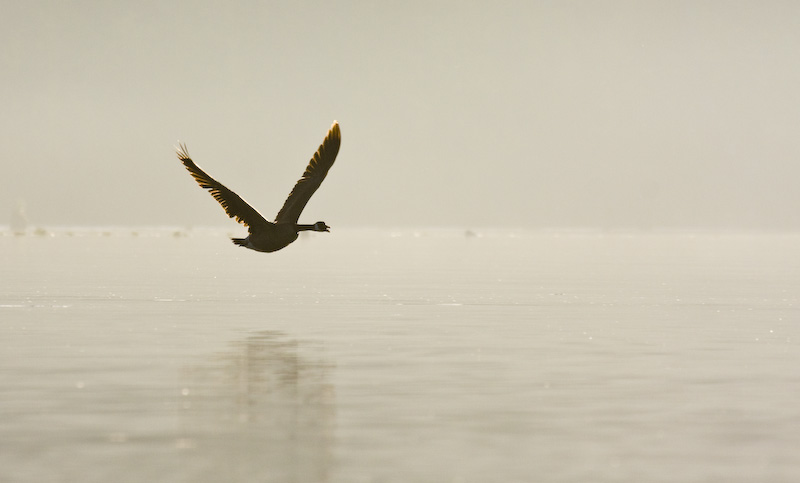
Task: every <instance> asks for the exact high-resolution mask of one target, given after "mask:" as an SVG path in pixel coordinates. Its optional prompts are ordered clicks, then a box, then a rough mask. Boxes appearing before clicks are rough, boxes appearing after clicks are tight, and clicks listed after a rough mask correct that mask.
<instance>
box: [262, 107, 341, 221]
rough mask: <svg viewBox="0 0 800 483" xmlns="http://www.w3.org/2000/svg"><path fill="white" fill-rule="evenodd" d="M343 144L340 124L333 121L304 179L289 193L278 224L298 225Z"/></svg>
mask: <svg viewBox="0 0 800 483" xmlns="http://www.w3.org/2000/svg"><path fill="white" fill-rule="evenodd" d="M341 143H342V133H341V132H340V131H339V123H338V122H336V121H333V125H332V126H331V128H330V130H329V131H328V135H327V136H325V140H324V141H322V144H320V145H319V149H317V152H316V153H314V157H313V158H311V161H309V163H308V166H307V167H306V170H305V172H304V173H303V177H301V178H300V180H298V181H297V184H296V185H294V189H293V190H292V192H291V193H289V197H288V198H286V202H284V204H283V208H281V211H279V212H278V216H276V217H275V221H276V222H278V223H297V219H298V218H300V213H302V212H303V208H305V207H306V203H308V200H309V199H311V195H313V194H314V192H315V191H317V188H319V185H320V184H322V180H324V179H325V176H327V175H328V170H329V169H331V166H333V162H334V161H335V160H336V155H337V154H338V153H339V146H340V145H341Z"/></svg>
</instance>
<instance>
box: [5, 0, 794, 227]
mask: <svg viewBox="0 0 800 483" xmlns="http://www.w3.org/2000/svg"><path fill="white" fill-rule="evenodd" d="M0 3H2V8H1V9H0V10H1V11H2V15H0V41H1V43H2V49H0V62H1V65H2V68H0V96H1V98H2V114H0V175H1V176H2V179H3V186H4V187H3V189H2V190H0V224H3V223H7V218H8V217H7V216H4V215H3V213H7V214H8V215H10V214H11V212H12V211H13V210H14V207H15V205H16V202H17V200H24V202H25V204H26V206H27V214H28V216H29V218H30V219H31V221H32V222H33V223H34V224H37V225H44V226H47V225H70V224H77V225H101V224H113V225H133V224H136V225H162V224H163V225H179V226H192V225H222V226H228V227H231V228H234V227H235V223H234V222H233V221H231V220H228V219H227V218H226V217H225V215H224V213H223V211H222V209H221V208H220V207H219V206H218V205H217V204H216V202H215V201H214V200H213V199H212V198H211V197H210V196H209V195H208V193H205V192H204V191H203V190H201V189H200V188H199V187H198V186H197V185H196V184H195V182H194V181H193V180H192V179H191V177H190V176H189V174H188V173H187V172H186V171H185V169H184V168H183V166H182V165H181V164H180V163H179V162H178V160H177V159H176V158H175V155H174V151H173V146H174V145H175V144H176V143H177V142H178V140H180V141H182V142H185V143H186V144H187V145H188V148H189V152H190V153H191V155H192V157H193V158H194V160H195V161H196V162H197V163H198V164H199V165H200V166H201V167H202V168H204V169H205V170H206V171H208V172H209V173H210V174H211V175H212V176H214V177H216V178H217V179H218V180H219V181H221V182H222V183H224V184H226V185H227V186H228V187H229V188H231V189H233V190H234V191H236V192H238V193H239V194H240V195H241V196H242V197H243V198H245V199H246V200H248V201H249V202H250V203H251V204H253V205H254V206H255V208H256V209H258V210H259V211H261V212H262V213H263V214H264V215H265V217H267V218H268V219H271V218H273V217H274V216H275V214H276V213H277V211H278V209H279V208H280V206H281V205H282V203H283V200H284V199H285V197H286V195H287V194H288V193H289V191H290V189H291V188H292V186H293V184H294V182H295V181H296V180H297V178H298V177H299V176H300V174H301V173H302V172H303V169H304V168H305V165H306V163H307V162H308V160H309V158H310V157H311V155H312V154H313V152H314V150H315V149H316V148H317V146H318V145H319V143H320V142H321V141H322V139H323V137H324V135H325V133H326V130H327V129H328V127H329V126H330V124H331V122H332V121H333V120H334V119H336V120H338V121H339V122H340V124H341V130H342V148H341V151H340V153H339V158H338V160H337V163H336V165H334V167H333V168H332V170H331V172H330V174H329V175H328V178H327V179H326V181H325V183H324V184H323V185H322V187H321V188H320V190H319V191H318V192H317V194H316V195H315V196H314V198H312V200H311V202H310V203H309V205H308V207H307V208H306V211H305V213H304V215H303V216H302V217H301V221H305V222H314V221H317V220H324V221H326V222H327V223H328V224H329V225H331V226H332V227H334V229H335V228H336V227H337V226H373V225H377V226H387V225H391V226H402V225H417V226H420V225H422V226H426V225H427V226H432V225H444V226H459V227H479V226H524V227H584V226H585V227H606V228H615V227H621V228H624V227H634V226H641V227H674V228H681V227H688V228H692V227H708V228H725V229H729V228H732V229H742V228H743V229H776V228H777V229H780V228H784V229H792V230H798V229H800V189H798V181H800V168H799V166H800V61H798V59H799V58H800V57H799V55H800V54H799V53H800V2H796V1H791V0H787V1H764V0H758V1H751V2H741V1H732V0H722V1H698V0H692V1H674V0H665V1H641V0H635V1H562V0H557V1H530V0H524V1H519V2H509V1H499V2H468V1H433V2H432V1H428V0H426V1H409V0H403V1H379V2H367V1H363V2H347V1H342V2H322V1H320V2H302V1H292V2H284V1H275V2H255V1H253V2H236V1H231V2H219V1H185V2H172V1H163V0H159V1H138V2H119V1H107V2H103V1H8V0H6V1H1V2H0ZM4 218H5V219H4Z"/></svg>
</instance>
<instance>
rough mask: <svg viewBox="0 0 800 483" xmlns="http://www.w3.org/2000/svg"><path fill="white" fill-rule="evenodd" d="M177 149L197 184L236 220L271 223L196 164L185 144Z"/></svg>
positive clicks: (255, 224)
mask: <svg viewBox="0 0 800 483" xmlns="http://www.w3.org/2000/svg"><path fill="white" fill-rule="evenodd" d="M176 151H177V153H178V159H180V160H181V162H182V163H183V165H184V166H186V169H188V170H189V172H190V173H192V177H194V179H195V181H197V184H199V185H200V187H201V188H205V189H207V190H208V191H209V192H210V193H211V196H213V197H214V199H215V200H217V201H218V202H219V204H220V205H222V208H223V209H224V210H225V213H227V214H228V216H230V217H231V218H236V221H238V222H239V223H241V224H243V225H245V226H248V227H253V226H258V225H259V224H265V223H266V224H269V222H268V221H267V220H265V219H264V217H263V216H261V214H260V213H259V212H257V211H256V210H255V209H254V208H253V207H252V206H250V205H249V204H247V202H246V201H245V200H243V199H241V198H240V197H239V195H237V194H236V193H234V192H233V191H231V190H229V189H228V188H226V187H225V186H224V185H223V184H222V183H220V182H218V181H217V180H215V179H214V178H212V177H211V176H209V175H208V174H206V172H205V171H203V170H202V169H200V168H199V167H198V166H197V165H196V164H194V161H192V158H190V157H189V151H187V150H186V145H185V144H181V145H179V147H178V148H177V149H176Z"/></svg>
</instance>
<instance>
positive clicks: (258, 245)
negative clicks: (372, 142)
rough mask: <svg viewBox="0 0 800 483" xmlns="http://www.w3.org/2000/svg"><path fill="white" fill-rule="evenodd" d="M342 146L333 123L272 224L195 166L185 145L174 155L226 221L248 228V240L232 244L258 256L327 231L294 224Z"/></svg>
mask: <svg viewBox="0 0 800 483" xmlns="http://www.w3.org/2000/svg"><path fill="white" fill-rule="evenodd" d="M341 143H342V134H341V132H340V131H339V123H338V122H336V121H334V122H333V125H332V126H331V128H330V130H328V135H327V136H325V140H324V141H322V144H320V145H319V149H317V152H316V153H314V156H313V157H312V158H311V161H309V163H308V166H307V167H306V170H305V171H304V172H303V176H302V177H301V178H300V179H299V180H298V181H297V184H295V185H294V189H292V192H291V193H289V197H288V198H286V201H285V202H284V203H283V208H281V210H280V211H279V212H278V216H276V217H275V222H271V221H267V220H266V219H265V218H264V217H263V216H261V214H260V213H259V212H258V211H256V210H255V209H254V208H253V207H252V206H250V205H249V204H248V203H247V202H246V201H244V200H243V199H242V198H240V197H239V195H237V194H236V193H234V192H233V191H231V190H229V189H228V188H226V187H225V186H224V185H223V184H222V183H220V182H218V181H217V180H215V179H214V178H212V177H211V176H209V175H208V174H206V172H205V171H203V170H202V169H200V168H199V167H198V166H197V165H196V164H194V161H192V158H190V157H189V151H187V149H186V145H185V144H180V145H179V147H178V148H177V153H178V159H180V160H181V162H182V163H183V165H184V166H186V169H188V170H189V172H190V173H191V174H192V176H193V177H194V179H195V181H197V184H199V185H200V187H202V188H205V189H207V190H208V191H209V192H210V193H211V196H213V197H214V199H215V200H217V201H218V202H219V204H220V205H222V208H223V209H224V210H225V213H227V214H228V216H229V217H231V218H235V219H236V221H238V222H239V223H241V224H243V225H245V226H246V227H247V228H248V230H249V232H250V234H249V235H248V236H247V238H232V239H231V240H232V241H233V243H235V244H237V245H239V246H241V247H245V248H249V249H251V250H256V251H259V252H274V251H277V250H280V249H281V248H283V247H285V246H286V245H288V244H290V243H292V242H293V241H295V240H297V237H298V233H299V232H301V231H330V227H329V226H328V225H326V224H325V222H324V221H318V222H316V223H314V224H313V225H298V224H297V220H298V219H299V218H300V213H301V212H302V211H303V208H305V207H306V203H308V200H309V199H311V195H313V194H314V192H315V191H317V188H319V185H320V184H322V181H323V180H324V179H325V176H327V174H328V170H329V169H331V166H333V162H334V161H335V160H336V154H338V153H339V146H340V145H341Z"/></svg>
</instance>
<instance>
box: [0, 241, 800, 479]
mask: <svg viewBox="0 0 800 483" xmlns="http://www.w3.org/2000/svg"><path fill="white" fill-rule="evenodd" d="M314 235H316V236H314ZM0 248H1V250H0V267H2V274H3V276H2V278H0V340H2V346H0V392H1V393H0V481H10V482H50V481H53V482H61V481H64V482H67V481H82V482H95V481H96V482H101V481H102V482H106V481H120V482H141V481H186V482H190V481H191V482H198V481H199V482H219V481H231V482H234V481H241V482H252V481H266V482H286V481H296V482H314V481H320V482H514V481H519V482H523V481H525V482H527V481H536V482H548V481H553V482H586V481H593V482H604V481H609V482H610V481H613V482H627V481H630V482H641V481H647V482H658V481H681V482H686V481H709V482H712V481H726V482H752V481H770V482H790V481H798V480H799V479H800V462H798V461H799V460H798V458H797V448H799V447H800V369H798V368H800V350H799V348H798V340H800V309H799V308H798V302H799V301H798V297H799V295H798V294H800V236H793V235H742V234H726V235H720V234H694V235H692V234H678V233H645V234H633V235H632V234H603V233H591V232H584V233H545V232H527V231H502V230H494V231H491V230H490V231H480V230H475V232H474V233H473V232H464V231H461V230H419V231H414V230H395V231H391V230H386V231H381V230H336V231H334V232H333V233H331V234H330V235H328V234H311V235H309V236H307V237H303V238H301V239H300V240H298V241H297V242H296V243H295V244H293V245H291V246H290V247H288V248H286V249H285V250H283V251H280V252H277V253H274V254H261V253H256V252H252V251H247V250H244V249H241V248H238V247H235V246H233V245H232V244H231V243H230V242H229V241H227V240H226V239H225V233H224V232H218V231H213V230H193V231H189V232H186V231H168V230H145V229H141V230H134V229H108V230H80V229H73V230H68V229H63V230H59V231H56V232H55V233H54V234H42V235H41V236H33V235H28V236H12V235H11V234H8V233H6V234H5V236H0Z"/></svg>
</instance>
